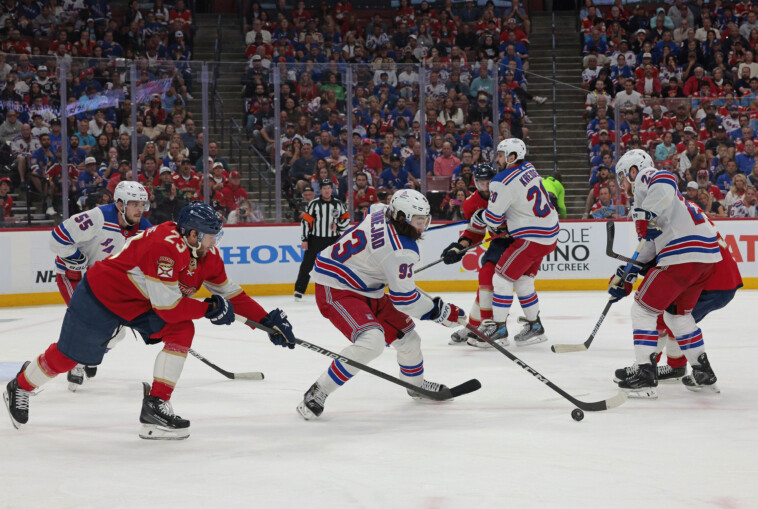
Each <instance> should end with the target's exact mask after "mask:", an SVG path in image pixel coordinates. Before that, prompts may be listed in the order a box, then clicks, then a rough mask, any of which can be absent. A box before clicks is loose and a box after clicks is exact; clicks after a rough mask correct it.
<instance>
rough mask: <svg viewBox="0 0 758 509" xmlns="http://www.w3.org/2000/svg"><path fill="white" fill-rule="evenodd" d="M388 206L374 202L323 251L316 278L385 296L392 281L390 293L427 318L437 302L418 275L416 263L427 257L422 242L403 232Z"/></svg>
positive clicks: (394, 301) (397, 303) (404, 309)
mask: <svg viewBox="0 0 758 509" xmlns="http://www.w3.org/2000/svg"><path fill="white" fill-rule="evenodd" d="M387 208H388V207H387V205H383V204H374V205H372V206H371V208H370V209H369V214H368V215H367V216H366V217H365V218H364V219H363V221H361V222H360V223H359V224H357V225H356V226H354V227H353V228H350V229H349V230H347V231H346V232H345V233H343V234H342V236H341V237H340V238H339V240H338V241H337V242H336V243H335V244H334V245H333V246H330V247H328V248H326V249H324V250H323V251H321V252H320V253H319V254H318V256H317V257H316V264H315V266H314V268H313V271H312V272H311V277H312V279H313V282H315V283H318V284H321V285H324V286H328V287H330V288H338V289H342V290H350V291H352V292H355V293H358V294H360V295H364V296H366V297H369V298H372V299H378V298H381V297H382V296H383V295H384V288H385V287H386V286H388V287H389V298H390V300H391V301H392V304H393V305H394V306H395V307H396V308H397V309H398V310H400V311H402V312H403V313H406V314H408V315H410V316H414V317H416V318H422V319H425V318H427V316H428V314H429V312H430V311H431V310H432V309H433V308H434V304H433V302H432V300H431V299H430V298H429V297H427V296H426V295H424V294H422V293H421V292H419V291H418V289H417V288H416V283H415V282H414V280H413V268H414V265H415V264H417V263H418V262H419V261H420V260H421V256H420V254H419V248H418V244H417V243H416V241H415V240H413V239H411V238H410V237H406V236H404V235H398V233H397V231H395V228H394V227H393V226H392V225H391V224H389V223H388V222H387V220H386V216H385V214H386V210H387Z"/></svg>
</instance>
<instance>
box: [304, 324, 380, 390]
mask: <svg viewBox="0 0 758 509" xmlns="http://www.w3.org/2000/svg"><path fill="white" fill-rule="evenodd" d="M385 346H386V343H385V342H384V331H382V330H381V329H368V330H366V331H363V332H361V333H360V334H359V335H358V336H357V337H356V338H355V343H353V344H352V345H350V346H348V347H347V348H344V349H343V350H342V351H341V352H340V356H342V357H347V358H348V359H353V360H355V361H358V362H360V363H362V364H368V363H369V362H371V361H373V360H374V359H376V358H377V357H379V355H381V353H382V351H384V347H385ZM358 371H360V370H359V369H358V368H354V367H352V366H350V365H349V364H347V363H344V362H340V361H339V360H337V359H334V361H332V364H331V365H330V366H329V369H327V370H326V371H324V372H323V373H322V374H321V376H320V377H319V378H318V380H317V383H318V385H319V387H321V390H322V391H324V392H325V393H327V394H331V393H332V392H334V391H335V390H336V389H338V388H339V387H342V386H343V385H344V384H345V382H347V381H348V380H350V379H351V378H353V376H355V374H356V373H357V372H358Z"/></svg>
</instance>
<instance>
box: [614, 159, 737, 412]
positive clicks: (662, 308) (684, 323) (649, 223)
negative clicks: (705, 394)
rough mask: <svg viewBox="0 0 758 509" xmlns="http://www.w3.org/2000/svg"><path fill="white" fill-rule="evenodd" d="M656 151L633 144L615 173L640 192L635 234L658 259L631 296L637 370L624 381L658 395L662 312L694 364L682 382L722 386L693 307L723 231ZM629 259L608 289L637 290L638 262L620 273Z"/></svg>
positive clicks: (693, 386)
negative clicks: (656, 161) (688, 196)
mask: <svg viewBox="0 0 758 509" xmlns="http://www.w3.org/2000/svg"><path fill="white" fill-rule="evenodd" d="M652 163H653V161H652V159H651V158H650V156H649V155H648V154H647V153H646V152H644V151H642V150H630V151H629V152H627V153H626V154H624V155H623V156H622V157H621V159H619V161H618V163H616V176H617V178H618V180H619V184H621V185H622V186H623V187H624V189H625V191H626V192H627V194H628V195H630V194H631V193H632V192H633V193H634V204H635V206H634V208H633V209H632V219H633V220H634V225H635V229H636V230H637V236H638V237H639V238H640V239H644V240H645V241H646V242H645V244H644V245H643V248H642V251H641V252H640V254H639V257H638V260H639V261H640V262H642V263H646V262H648V261H652V260H654V261H655V266H654V267H653V268H652V269H650V270H649V271H648V272H647V274H646V275H645V280H644V281H643V283H642V285H640V287H639V289H638V290H637V292H636V293H635V296H634V303H633V304H632V312H631V314H632V328H633V334H634V351H635V356H636V360H637V364H638V370H637V372H636V373H634V374H632V375H631V376H628V377H625V378H623V379H621V380H620V381H619V382H618V385H619V387H620V388H621V389H623V390H625V391H627V392H628V393H629V395H630V396H632V397H640V398H657V397H658V391H657V387H658V371H657V363H656V358H657V355H658V354H657V352H656V348H657V347H658V331H657V328H656V325H657V320H658V315H660V314H663V319H664V321H665V323H666V325H667V326H668V328H669V329H670V330H671V331H672V332H673V334H674V336H675V339H676V341H677V343H678V344H679V348H680V349H681V350H682V351H683V352H684V355H685V356H686V357H687V360H688V361H689V362H690V364H691V365H692V373H691V374H690V375H688V376H686V377H684V378H683V379H682V383H683V384H684V385H685V386H686V387H687V388H688V389H690V390H692V391H700V390H702V389H703V388H707V389H710V390H711V391H713V392H718V388H717V386H716V375H715V373H714V372H713V370H712V369H711V365H710V362H708V356H707V354H706V353H705V347H704V343H703V335H702V332H701V331H700V329H699V328H698V326H697V324H696V322H695V318H694V317H693V315H692V309H693V308H694V307H695V305H696V304H697V302H698V299H699V297H700V294H701V292H702V290H703V289H704V288H705V286H706V284H707V283H708V281H709V280H710V279H711V278H712V277H713V275H714V273H715V270H716V266H717V264H718V262H720V261H721V260H722V256H721V252H720V247H719V242H718V232H717V231H716V228H715V227H714V226H713V224H712V223H711V222H710V221H708V219H707V217H706V216H705V215H704V214H703V212H702V210H700V209H699V208H697V207H695V206H694V205H693V204H691V203H689V202H687V201H686V200H685V199H684V197H683V196H682V195H681V193H680V192H679V191H678V189H677V187H676V178H675V177H674V176H673V175H672V174H671V173H669V172H667V171H660V170H657V169H655V167H654V166H653V165H652ZM623 272H624V267H619V269H618V270H617V272H616V275H615V276H614V277H612V278H611V283H610V286H609V288H608V293H610V294H611V296H612V298H614V299H621V298H623V297H624V296H626V295H628V294H629V293H630V292H631V289H632V284H633V283H634V280H635V279H636V277H637V274H638V273H639V268H636V267H634V268H633V269H632V272H630V273H629V275H628V276H627V277H626V278H625V279H624V280H622V279H621V276H623Z"/></svg>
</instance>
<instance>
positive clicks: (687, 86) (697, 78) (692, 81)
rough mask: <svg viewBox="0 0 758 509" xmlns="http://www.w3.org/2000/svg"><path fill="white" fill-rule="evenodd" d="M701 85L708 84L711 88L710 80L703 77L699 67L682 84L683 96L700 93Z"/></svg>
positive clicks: (703, 74) (701, 69)
mask: <svg viewBox="0 0 758 509" xmlns="http://www.w3.org/2000/svg"><path fill="white" fill-rule="evenodd" d="M703 83H708V85H709V86H710V87H711V88H713V82H712V81H711V78H708V77H706V76H705V71H704V70H703V68H702V67H701V66H697V67H695V71H694V73H693V75H692V76H690V78H689V79H688V80H687V81H686V82H685V83H684V95H686V96H691V95H695V94H696V93H698V92H700V91H701V90H702V89H701V85H702V84H703Z"/></svg>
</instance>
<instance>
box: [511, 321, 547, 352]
mask: <svg viewBox="0 0 758 509" xmlns="http://www.w3.org/2000/svg"><path fill="white" fill-rule="evenodd" d="M518 323H523V324H524V328H523V329H521V332H519V333H518V334H516V335H515V336H514V337H513V340H514V341H515V342H516V346H527V345H536V344H537V343H542V342H543V341H547V336H545V328H544V327H543V326H542V322H541V321H540V316H539V314H538V315H537V319H536V320H534V321H531V320H527V319H526V317H524V316H519V317H518Z"/></svg>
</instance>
